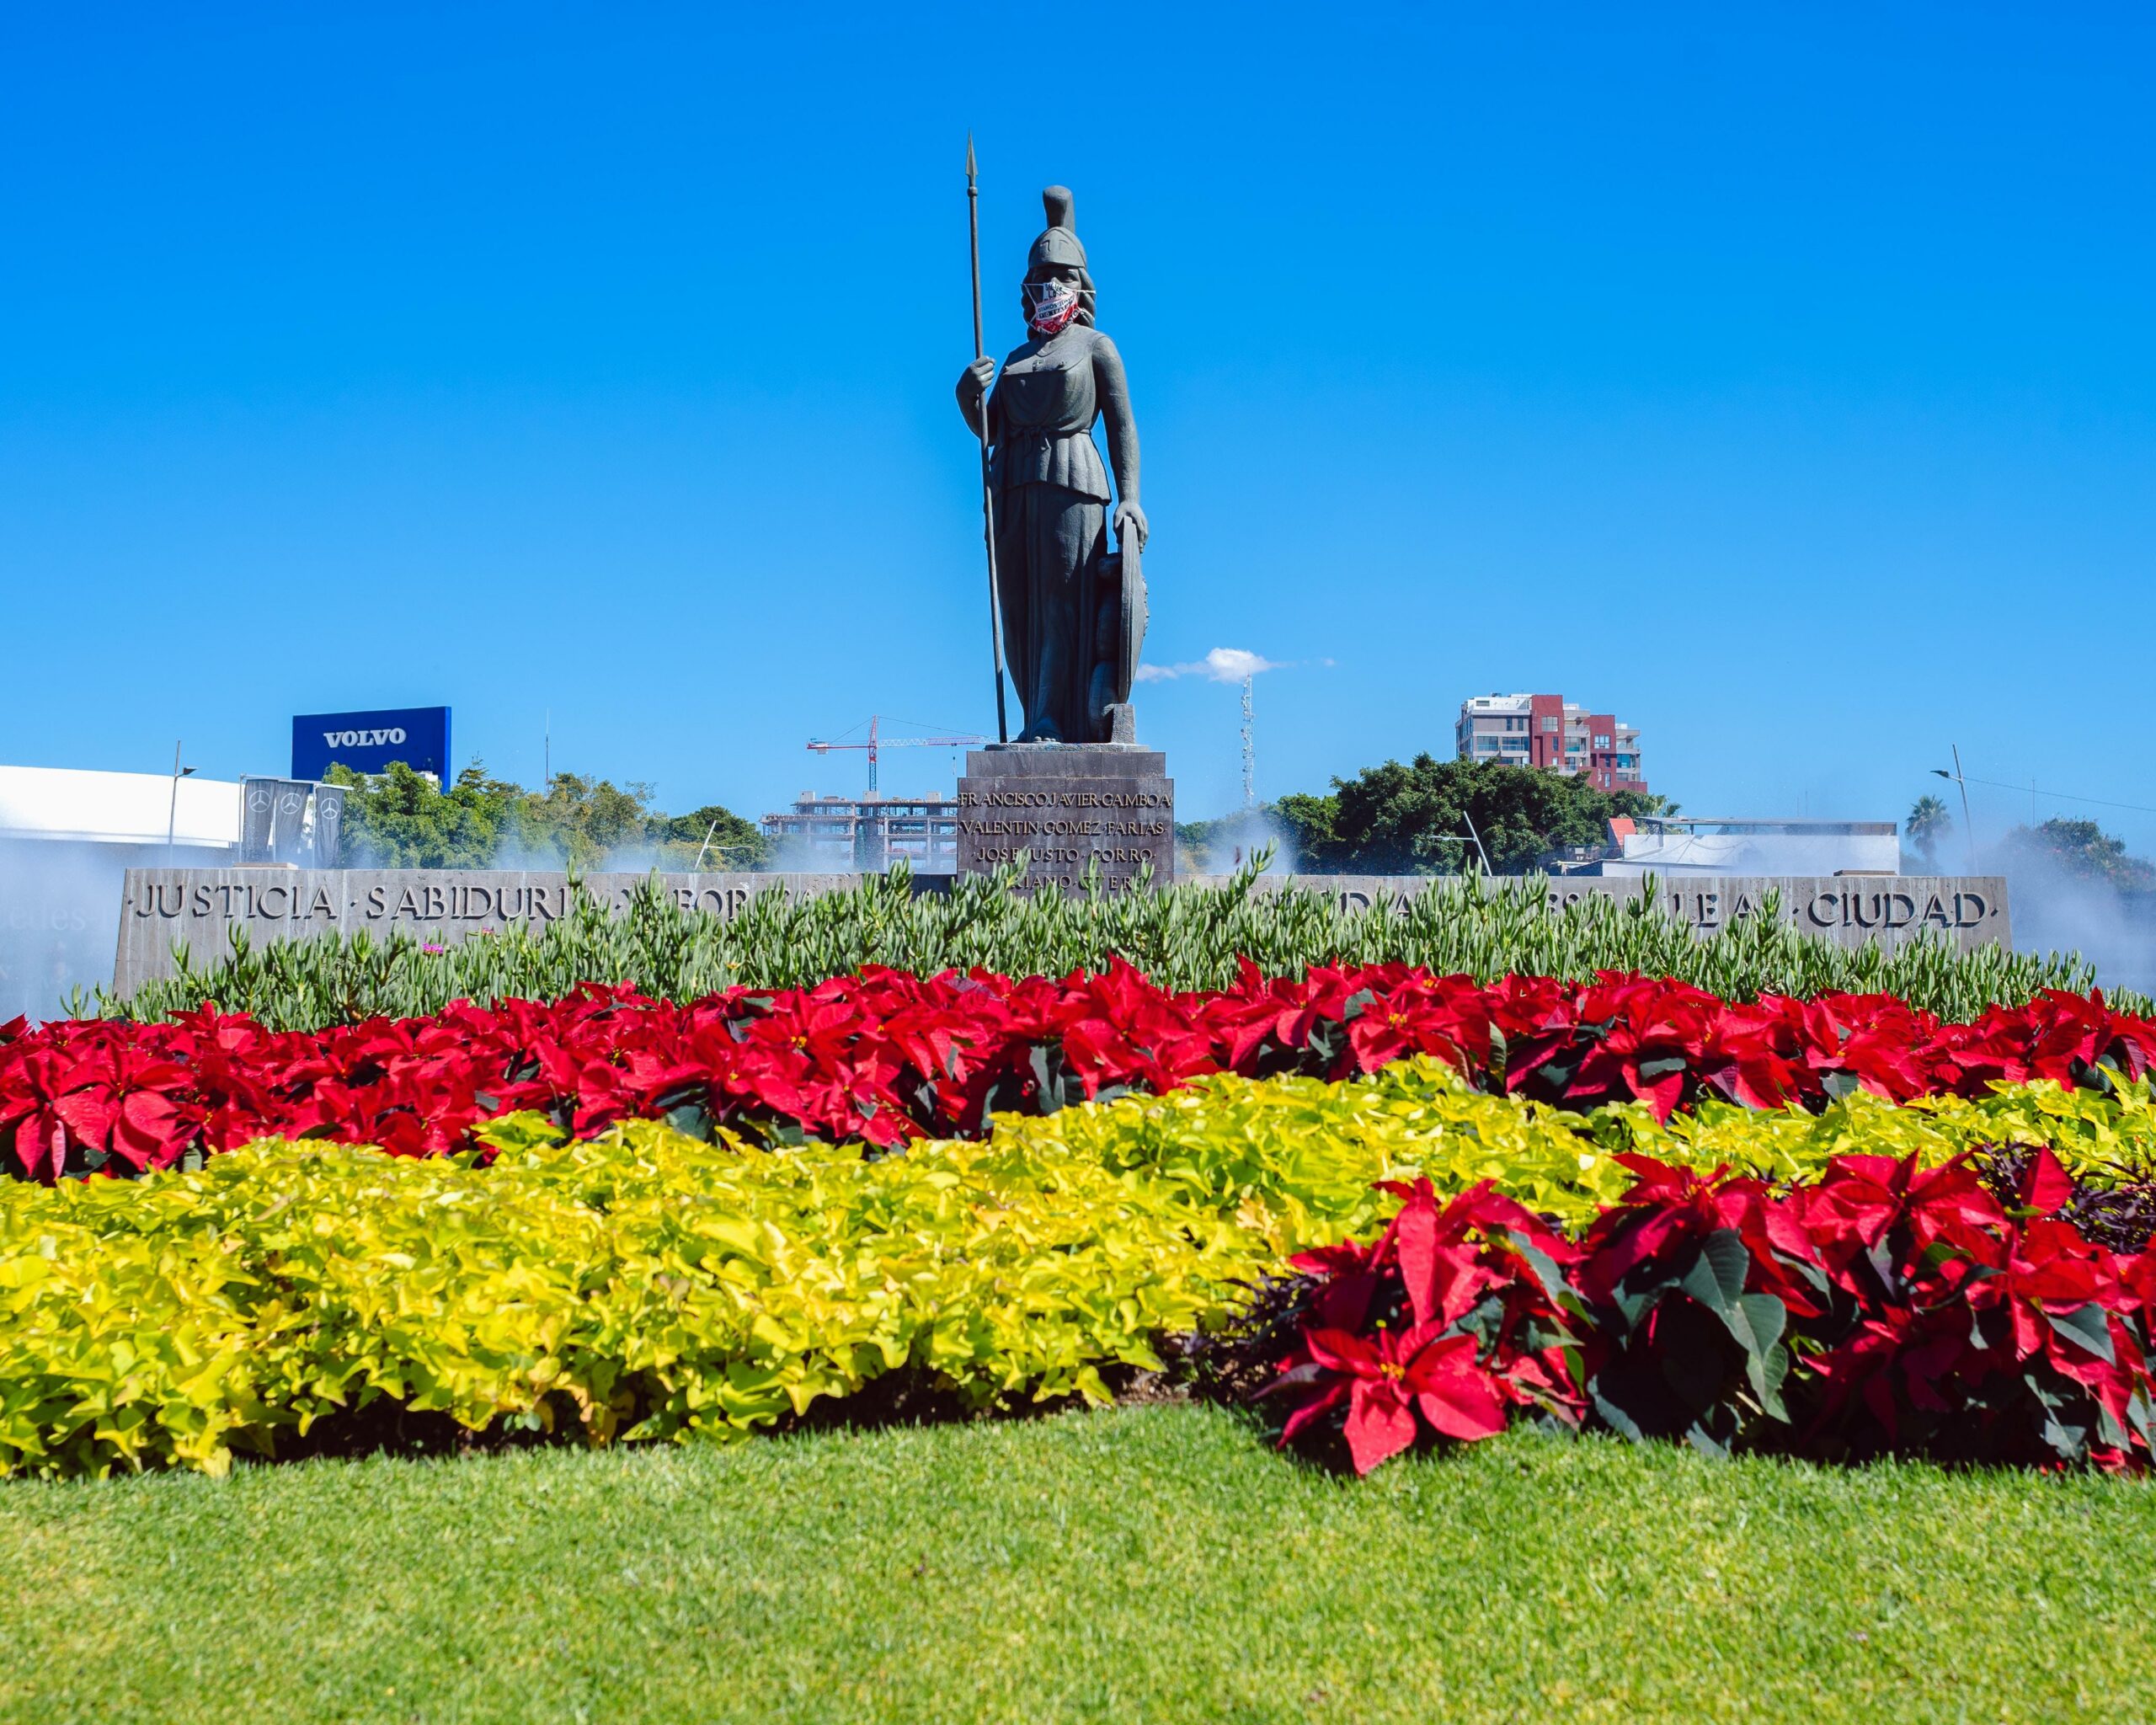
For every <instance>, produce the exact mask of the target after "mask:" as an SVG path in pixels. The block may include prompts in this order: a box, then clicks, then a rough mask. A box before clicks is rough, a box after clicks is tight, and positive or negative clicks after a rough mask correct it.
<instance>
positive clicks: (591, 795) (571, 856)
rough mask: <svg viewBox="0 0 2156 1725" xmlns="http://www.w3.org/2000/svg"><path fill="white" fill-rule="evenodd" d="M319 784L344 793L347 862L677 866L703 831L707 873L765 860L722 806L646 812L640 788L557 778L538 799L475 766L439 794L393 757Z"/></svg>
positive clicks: (757, 841) (746, 826) (755, 836)
mask: <svg viewBox="0 0 2156 1725" xmlns="http://www.w3.org/2000/svg"><path fill="white" fill-rule="evenodd" d="M328 779H329V782H331V783H332V784H341V785H344V786H346V787H348V788H349V790H350V794H349V795H348V796H347V797H346V798H345V803H344V810H345V813H344V848H345V854H346V857H347V858H348V859H349V860H350V861H352V862H355V863H373V864H375V865H376V866H377V867H381V868H489V867H494V866H497V865H499V863H502V862H503V861H504V860H505V859H506V860H509V861H513V862H517V863H525V862H529V863H536V864H538V865H540V866H542V867H545V866H548V865H551V866H552V867H555V868H562V867H568V868H579V869H587V870H589V869H596V868H604V867H606V866H608V865H609V864H610V863H611V864H614V865H616V866H626V867H643V866H647V865H651V864H656V865H659V866H662V867H664V868H687V867H689V866H690V865H691V863H693V862H694V861H695V859H696V854H697V852H698V850H699V848H700V847H701V846H702V844H703V841H704V837H705V836H706V834H707V833H709V834H710V835H711V837H712V852H711V853H710V854H707V856H706V858H705V866H706V868H710V869H713V870H717V869H722V868H761V867H763V866H764V864H765V863H766V857H767V852H766V846H765V842H764V838H763V835H762V834H761V833H760V831H759V830H757V829H756V827H755V825H753V824H751V823H750V822H749V821H747V820H743V819H742V818H741V817H740V816H739V815H738V814H734V812H733V811H732V810H731V809H726V808H723V807H722V806H721V805H719V804H716V803H713V804H707V806H706V807H704V808H702V809H697V810H696V811H694V812H693V813H691V814H683V815H677V816H670V815H667V814H663V813H660V812H659V811H658V810H656V809H653V808H652V806H651V787H650V786H649V785H648V784H643V783H631V784H629V785H627V786H620V785H616V784H615V783H614V782H612V781H611V780H609V779H603V778H602V779H593V778H587V777H584V776H582V775H580V774H578V773H568V772H563V773H557V774H555V775H554V778H553V782H552V783H551V784H549V785H548V786H547V789H546V790H545V791H544V792H543V793H542V792H536V791H529V790H526V788H524V787H523V786H521V785H517V784H512V783H510V782H509V781H507V780H505V779H497V778H489V777H488V776H487V772H486V768H485V767H484V766H482V765H480V764H479V763H478V762H476V761H475V762H474V763H472V765H471V766H467V767H466V768H465V769H464V771H463V772H461V773H459V774H458V775H457V776H456V782H455V783H454V784H453V785H451V787H450V788H448V789H447V790H443V789H441V788H439V787H438V786H436V785H435V782H434V781H433V780H432V779H430V778H428V777H425V776H424V775H423V774H420V773H418V772H414V771H413V770H412V769H411V768H410V767H408V766H405V765H404V764H403V762H402V761H392V763H391V764H390V766H389V769H388V771H387V772H382V773H377V774H376V775H374V776H372V777H369V776H368V775H366V774H364V773H358V772H352V771H350V769H349V768H346V767H343V766H333V767H331V768H330V769H329V774H328ZM722 846H723V847H724V848H723V850H722V849H721V848H720V847H722Z"/></svg>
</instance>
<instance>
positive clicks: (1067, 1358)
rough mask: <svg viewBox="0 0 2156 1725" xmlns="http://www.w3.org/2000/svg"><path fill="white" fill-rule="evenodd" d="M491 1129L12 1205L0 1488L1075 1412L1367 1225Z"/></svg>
mask: <svg viewBox="0 0 2156 1725" xmlns="http://www.w3.org/2000/svg"><path fill="white" fill-rule="evenodd" d="M493 1136H494V1139H495V1140H496V1142H497V1143H499V1144H500V1145H501V1146H503V1148H502V1150H501V1152H500V1155H499V1157H498V1159H497V1160H496V1161H495V1162H494V1165H493V1166H492V1167H488V1168H478V1167H472V1166H471V1165H469V1163H468V1162H466V1161H464V1160H461V1159H459V1160H451V1159H440V1160H433V1161H423V1160H407V1159H401V1158H394V1157H388V1156H382V1155H380V1154H378V1153H376V1152H374V1151H367V1150H355V1149H350V1148H345V1147H340V1146H326V1145H320V1144H316V1143H300V1144H288V1143H267V1144H264V1145H261V1146H254V1147H252V1148H249V1149H248V1150H244V1151H236V1152H234V1153H232V1155H229V1156H220V1157H216V1158H213V1159H211V1162H209V1163H208V1164H207V1165H206V1166H205V1167H202V1168H200V1169H199V1170H195V1171H191V1172H172V1173H168V1174H163V1175H159V1176H156V1177H153V1178H150V1179H147V1180H143V1181H140V1182H119V1181H105V1180H91V1181H71V1182H67V1183H64V1184H62V1185H61V1186H59V1187H57V1188H38V1187H35V1186H30V1185H28V1184H24V1183H8V1184H7V1186H6V1188H5V1190H4V1191H0V1469H3V1470H5V1471H9V1472H16V1471H40V1472H82V1471H109V1470H110V1469H113V1468H115V1467H123V1468H124V1467H131V1466H145V1465H157V1464H162V1463H179V1464H184V1465H186V1466H195V1467H199V1468H203V1469H205V1470H208V1471H213V1472H215V1471H222V1470H223V1469H224V1468H225V1467H226V1466H228V1465H229V1462H230V1460H231V1457H232V1453H233V1451H234V1450H236V1449H237V1450H246V1451H252V1452H255V1453H265V1454H266V1453H272V1452H274V1449H275V1439H276V1436H277V1434H279V1433H280V1431H284V1430H290V1431H292V1432H294V1433H295V1434H306V1432H307V1429H308V1428H309V1427H310V1426H312V1424H313V1423H315V1422H316V1421H317V1420H319V1419H320V1418H323V1416H325V1415H328V1414H331V1413H335V1412H337V1411H339V1410H341V1409H358V1408H362V1407H366V1406H367V1405H368V1404H370V1403H371V1402H376V1401H377V1400H380V1399H382V1398H388V1399H389V1400H390V1401H391V1402H395V1403H398V1404H401V1405H403V1406H405V1407H409V1408H411V1409H414V1410H419V1411H438V1412H440V1413H446V1414H447V1415H449V1416H451V1417H452V1418H455V1419H456V1420H457V1421H458V1422H460V1423H462V1424H463V1425H465V1426H467V1427H469V1428H472V1429H484V1428H487V1427H489V1426H495V1425H499V1424H507V1425H516V1424H525V1425H528V1426H529V1425H536V1424H540V1423H545V1424H547V1425H549V1426H551V1425H553V1424H555V1423H558V1422H563V1421H568V1422H571V1423H573V1425H574V1428H575V1429H579V1430H580V1431H581V1433H582V1434H584V1435H585V1436H586V1437H588V1438H589V1439H592V1440H594V1441H604V1440H606V1439H611V1438H615V1437H627V1438H657V1437H680V1436H686V1435H689V1434H697V1433H704V1434H713V1435H719V1436H734V1435H739V1434H745V1433H747V1432H749V1431H750V1430H752V1429H755V1428H756V1427H759V1426H766V1425H769V1424H771V1423H774V1422H776V1421H778V1420H780V1419H782V1418H784V1417H786V1416H787V1415H788V1414H798V1413H803V1412H804V1411H805V1410H807V1409H808V1408H809V1406H810V1405H811V1404H812V1403H814V1402H816V1401H817V1400H818V1399H819V1398H821V1397H843V1396H846V1395H848V1394H851V1392H853V1391H857V1390H858V1389H859V1388H860V1387H861V1386H862V1385H863V1384H864V1383H865V1382H867V1381H868V1380H870V1379H872V1378H874V1377H877V1376H878V1375H882V1374H884V1373H887V1372H893V1371H898V1370H906V1369H913V1370H919V1371H921V1372H922V1373H924V1374H926V1375H928V1377H929V1378H930V1379H931V1381H933V1382H935V1383H936V1384H937V1385H938V1386H941V1387H942V1388H944V1389H946V1390H947V1391H951V1392H952V1393H953V1394H954V1395H956V1396H957V1397H958V1398H960V1399H961V1400H962V1401H963V1402H964V1403H965V1404H966V1405H968V1406H969V1407H976V1408H979V1407H989V1406H991V1405H993V1404H995V1403H996V1402H1001V1401H1002V1400H1005V1399H1006V1398H1009V1397H1020V1396H1030V1397H1033V1398H1035V1399H1047V1398H1053V1397H1064V1396H1070V1395H1076V1396H1081V1397H1086V1398H1088V1399H1091V1400H1094V1401H1100V1400H1103V1399H1106V1398H1107V1394H1108V1391H1107V1386H1106V1385H1105V1384H1104V1383H1103V1381H1102V1376H1101V1372H1102V1370H1103V1369H1104V1368H1107V1367H1110V1366H1117V1365H1120V1366H1129V1367H1139V1368H1149V1367H1157V1366H1158V1365H1160V1364H1161V1361H1160V1359H1159V1358H1158V1356H1157V1355H1156V1354H1155V1343H1156V1341H1157V1340H1158V1338H1161V1337H1162V1336H1165V1335H1169V1334H1174V1333H1177V1332H1187V1331H1189V1330H1191V1329H1193V1328H1195V1327H1198V1326H1199V1325H1200V1324H1201V1323H1202V1322H1204V1321H1206V1319H1207V1318H1208V1317H1209V1316H1210V1315H1212V1314H1215V1313H1218V1312H1219V1311H1223V1310H1224V1309H1225V1306H1226V1304H1227V1303H1228V1302H1229V1301H1230V1300H1232V1299H1233V1298H1234V1297H1235V1294H1236V1291H1237V1290H1238V1289H1239V1287H1240V1286H1241V1284H1243V1283H1245V1282H1246V1281H1248V1280H1249V1279H1251V1278H1253V1277H1255V1276H1257V1275H1259V1274H1262V1273H1263V1272H1264V1271H1265V1270H1266V1269H1267V1268H1271V1267H1272V1266H1273V1264H1274V1263H1276V1261H1277V1259H1278V1254H1279V1253H1281V1252H1284V1251H1292V1250H1294V1249H1297V1248H1299V1247H1301V1246H1303V1245H1305V1244H1308V1243H1311V1242H1312V1241H1314V1240H1316V1239H1320V1238H1326V1237H1331V1238H1337V1237H1339V1236H1341V1235H1342V1234H1343V1233H1345V1232H1347V1231H1349V1230H1350V1229H1353V1228H1357V1227H1367V1226H1370V1225H1372V1224H1373V1223H1374V1220H1375V1218H1376V1216H1377V1215H1378V1213H1379V1208H1380V1199H1379V1198H1378V1197H1377V1196H1376V1195H1374V1194H1372V1193H1371V1192H1370V1191H1369V1180H1368V1178H1359V1175H1360V1174H1364V1173H1369V1172H1380V1173H1381V1172H1388V1171H1387V1170H1385V1168H1383V1167H1381V1166H1380V1165H1378V1164H1374V1163H1373V1164H1369V1166H1368V1167H1359V1168H1358V1178H1353V1179H1348V1180H1334V1181H1331V1182H1330V1183H1328V1184H1327V1185H1326V1189H1325V1191H1324V1193H1323V1194H1321V1195H1318V1196H1316V1197H1315V1198H1311V1197H1304V1198H1302V1199H1299V1200H1298V1201H1297V1202H1296V1203H1295V1204H1294V1205H1293V1206H1292V1215H1293V1217H1294V1220H1292V1221H1286V1220H1282V1219H1281V1217H1280V1215H1276V1214H1275V1213H1274V1211H1273V1209H1272V1207H1271V1206H1270V1205H1269V1204H1268V1203H1267V1200H1266V1199H1264V1198H1263V1197H1258V1198H1257V1199H1255V1201H1252V1202H1238V1203H1237V1204H1232V1205H1228V1206H1225V1207H1223V1206H1219V1205H1214V1204H1208V1203H1206V1202H1205V1201H1204V1200H1203V1199H1202V1197H1200V1196H1199V1195H1198V1194H1195V1193H1194V1192H1193V1191H1192V1190H1191V1189H1189V1188H1187V1187H1185V1186H1182V1185H1180V1184H1178V1183H1175V1182H1173V1181H1170V1180H1164V1179H1158V1178H1148V1177H1146V1176H1145V1175H1143V1174H1140V1173H1137V1172H1122V1171H1118V1170H1117V1169H1115V1168H1113V1167H1108V1166H1107V1165H1105V1164H1103V1163H1102V1162H1100V1161H1099V1160H1098V1159H1097V1158H1094V1157H1091V1156H1088V1155H1086V1154H1085V1153H1083V1152H1081V1151H1075V1150H1073V1149H1071V1148H1070V1147H1068V1146H1065V1145H1063V1144H1061V1143H1059V1142H1058V1141H1057V1140H1054V1138H1052V1137H1049V1136H1047V1135H1029V1134H1023V1133H1017V1134H1006V1135H1001V1136H999V1137H998V1138H996V1139H995V1140H991V1141H990V1142H987V1143H980V1142H966V1141H958V1142H951V1143H934V1144H924V1145H920V1146H915V1148H914V1149H913V1150H912V1151H910V1153H908V1154H907V1155H905V1156H896V1157H890V1158H887V1159H885V1160H883V1161H880V1162H864V1161H862V1157H861V1156H860V1152H859V1151H858V1149H857V1147H853V1146H844V1147H831V1146H815V1145H811V1146H807V1147H805V1148H803V1149H800V1150H796V1151H785V1152H771V1151H762V1150H758V1149H755V1148H752V1147H750V1146H744V1145H743V1144H741V1143H739V1142H738V1141H736V1140H731V1139H724V1140H722V1141H720V1142H718V1143H715V1144H714V1143H707V1142H705V1141H704V1140H700V1139H696V1138H691V1137H688V1136H686V1135H683V1134H680V1133H679V1132H675V1131H673V1130H670V1129H669V1128H666V1127H664V1126H662V1125H659V1124H652V1123H646V1122H638V1123H633V1124H627V1125H625V1126H623V1127H621V1128H619V1129H617V1130H615V1131H613V1132H611V1133H610V1134H608V1135H606V1136H605V1137H603V1138H601V1139H599V1140H593V1141H590V1142H586V1143H582V1144H571V1145H555V1144H553V1143H552V1142H550V1141H547V1139H546V1137H545V1135H544V1134H543V1131H542V1130H540V1129H539V1128H538V1127H537V1126H536V1123H535V1122H533V1121H531V1120H530V1119H511V1120H509V1121H507V1122H504V1123H500V1124H499V1125H498V1126H497V1127H496V1128H494V1129H493ZM1257 1188H1262V1190H1263V1191H1267V1192H1271V1193H1273V1194H1275V1196H1276V1197H1277V1196H1278V1193H1279V1189H1280V1183H1278V1181H1274V1182H1272V1183H1267V1182H1263V1181H1261V1182H1258V1183H1257ZM1283 1208H1285V1207H1283Z"/></svg>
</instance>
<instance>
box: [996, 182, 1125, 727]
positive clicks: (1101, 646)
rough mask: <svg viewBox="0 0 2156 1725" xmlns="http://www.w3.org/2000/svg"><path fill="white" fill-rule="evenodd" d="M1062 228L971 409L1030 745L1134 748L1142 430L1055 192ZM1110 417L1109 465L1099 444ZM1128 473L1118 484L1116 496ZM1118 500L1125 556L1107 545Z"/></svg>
mask: <svg viewBox="0 0 2156 1725" xmlns="http://www.w3.org/2000/svg"><path fill="white" fill-rule="evenodd" d="M1041 201H1042V203H1043V206H1045V208H1046V210H1047V213H1048V224H1049V225H1048V227H1047V230H1046V231H1045V232H1043V234H1042V235H1041V237H1040V238H1038V239H1037V240H1035V241H1034V242H1033V250H1032V252H1031V254H1029V255H1028V257H1027V266H1026V279H1025V281H1024V283H1023V285H1022V289H1021V309H1022V312H1023V313H1024V316H1025V319H1026V339H1025V340H1024V341H1023V342H1022V343H1021V344H1019V345H1018V346H1017V347H1016V348H1014V349H1012V350H1011V353H1010V355H1009V356H1008V357H1007V358H1006V359H1005V360H1004V362H1003V367H1002V375H1001V377H997V375H996V366H995V361H994V360H990V359H985V358H984V359H978V360H974V362H973V364H971V365H970V366H967V367H966V369H965V370H964V371H962V372H960V373H959V375H958V409H959V412H960V413H961V414H963V416H964V417H965V419H966V423H967V425H968V426H969V429H971V430H972V431H973V432H974V435H975V436H976V437H979V436H982V435H985V436H986V437H987V439H988V441H989V443H990V446H991V453H990V462H989V487H990V495H991V498H992V500H993V506H994V509H995V563H996V571H997V576H998V579H999V583H1000V585H1001V594H1002V605H1003V640H1004V650H1005V654H1006V658H1007V660H1008V661H1009V664H1010V668H1011V682H1012V683H1013V685H1014V686H1016V687H1017V691H1018V698H1019V700H1020V702H1022V704H1023V706H1024V708H1025V714H1026V727H1025V729H1024V730H1023V731H1022V733H1021V734H1019V737H1018V740H1019V741H1020V742H1022V743H1107V742H1118V743H1126V742H1134V741H1135V740H1136V738H1135V736H1134V729H1133V725H1132V722H1131V715H1130V707H1129V699H1130V682H1131V677H1132V676H1133V674H1134V672H1135V671H1136V670H1137V668H1138V649H1139V641H1140V639H1141V638H1142V637H1143V635H1144V633H1145V579H1144V575H1143V574H1142V572H1141V570H1140V569H1139V556H1138V553H1139V551H1140V550H1141V549H1142V548H1143V547H1144V546H1145V537H1146V531H1147V528H1146V522H1145V510H1144V509H1143V508H1141V507H1140V506H1139V500H1138V498H1139V482H1138V424H1137V421H1136V419H1134V417H1133V415H1132V414H1131V409H1130V386H1129V379H1128V377H1126V376H1125V374H1124V371H1123V356H1122V355H1120V354H1119V353H1118V352H1117V351H1116V346H1115V344H1114V343H1113V342H1112V341H1110V340H1109V339H1107V336H1105V335H1104V334H1102V333H1101V332H1100V330H1099V329H1098V328H1097V327H1096V325H1095V323H1094V321H1093V313H1094V291H1093V278H1092V276H1091V273H1090V272H1089V271H1088V270H1087V269H1086V248H1085V247H1084V246H1082V245H1081V244H1080V243H1079V242H1078V234H1077V231H1076V228H1075V225H1074V223H1073V219H1072V209H1071V197H1070V193H1069V192H1068V191H1067V190H1065V189H1064V188H1063V187H1061V186H1050V187H1049V189H1048V190H1046V191H1045V192H1043V194H1042V195H1041ZM1096 419H1105V420H1106V422H1107V440H1108V461H1107V465H1105V466H1103V465H1102V461H1101V454H1100V451H1099V449H1098V448H1097V446H1095V444H1094V442H1093V422H1094V421H1095V420H1096ZM1111 473H1113V478H1114V485H1113V493H1111V490H1110V485H1109V478H1110V474H1111ZM1112 500H1113V503H1114V505H1115V510H1114V515H1113V522H1114V527H1115V542H1116V547H1117V548H1116V550H1114V551H1113V552H1111V551H1110V550H1109V548H1108V526H1109V521H1110V515H1109V510H1108V505H1109V504H1110V502H1111V501H1112Z"/></svg>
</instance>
